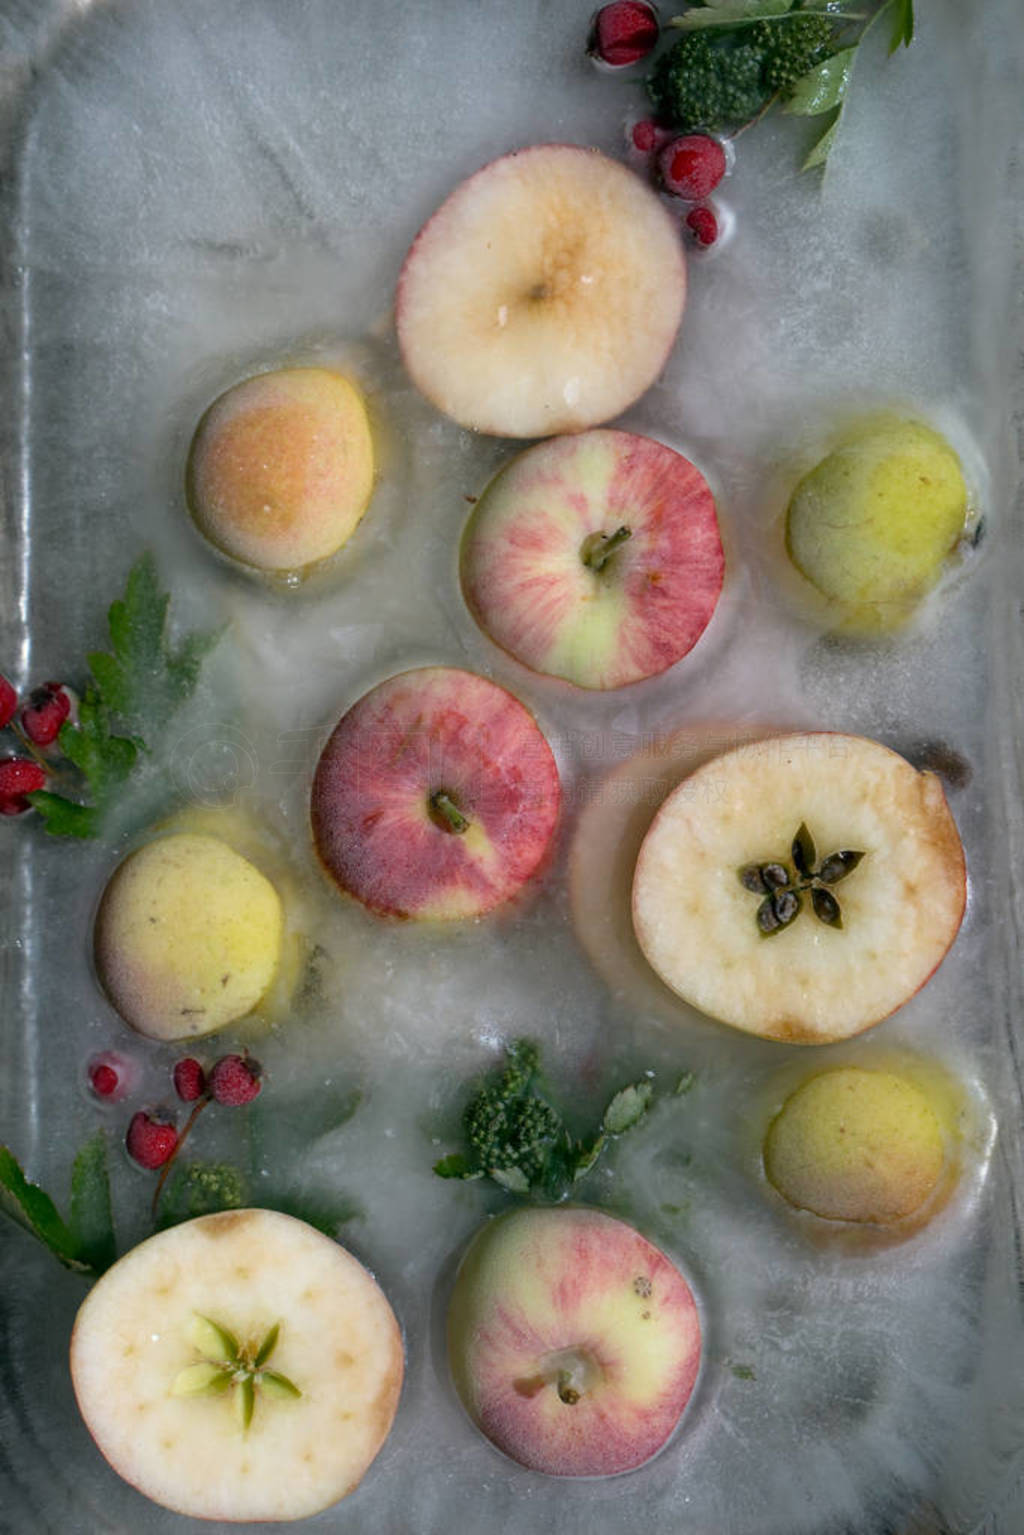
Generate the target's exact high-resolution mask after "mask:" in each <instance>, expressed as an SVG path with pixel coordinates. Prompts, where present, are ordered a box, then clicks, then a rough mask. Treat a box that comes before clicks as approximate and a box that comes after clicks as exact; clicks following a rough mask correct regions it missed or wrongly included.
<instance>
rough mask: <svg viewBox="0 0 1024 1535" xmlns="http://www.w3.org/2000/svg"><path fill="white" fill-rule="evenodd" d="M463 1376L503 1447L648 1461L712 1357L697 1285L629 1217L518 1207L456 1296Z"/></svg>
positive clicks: (613, 1461)
mask: <svg viewBox="0 0 1024 1535" xmlns="http://www.w3.org/2000/svg"><path fill="white" fill-rule="evenodd" d="M448 1339H449V1358H450V1361H451V1367H452V1374H453V1379H454V1382H455V1386H456V1389H457V1390H458V1392H459V1395H460V1397H461V1399H462V1401H463V1404H464V1405H465V1407H466V1409H467V1411H468V1412H469V1414H470V1416H471V1417H472V1419H473V1420H474V1421H475V1422H476V1424H477V1425H478V1427H479V1428H480V1429H481V1431H482V1432H483V1433H484V1434H485V1435H486V1436H487V1438H488V1439H490V1440H491V1441H492V1442H493V1443H494V1444H495V1445H497V1447H498V1449H500V1450H502V1451H504V1453H505V1454H506V1455H508V1456H510V1457H511V1458H512V1459H513V1460H516V1461H519V1462H520V1463H521V1464H522V1465H525V1466H528V1467H530V1468H531V1469H533V1470H536V1471H543V1472H547V1473H548V1474H550V1475H553V1476H610V1475H614V1474H616V1473H618V1472H622V1471H629V1470H633V1469H634V1468H635V1467H637V1466H640V1465H643V1464H644V1462H645V1461H647V1460H649V1459H650V1458H651V1457H652V1456H653V1455H655V1454H657V1452H658V1451H659V1450H660V1449H662V1448H663V1446H664V1445H665V1444H666V1442H667V1441H668V1440H669V1438H670V1437H671V1436H672V1434H673V1433H674V1431H675V1429H676V1427H677V1425H678V1423H679V1420H680V1418H681V1416H682V1414H683V1412H684V1410H685V1408H686V1406H687V1403H688V1402H689V1400H690V1396H691V1394H692V1392H693V1388H694V1385H695V1382H696V1380H697V1375H698V1371H699V1367H700V1357H701V1328H700V1319H699V1315H698V1311H697V1305H696V1302H695V1300H694V1296H693V1292H692V1290H691V1289H690V1286H689V1285H688V1284H687V1282H686V1280H685V1279H684V1277H683V1275H682V1274H681V1273H680V1272H679V1270H678V1269H677V1268H676V1267H675V1265H674V1264H673V1263H672V1262H671V1260H670V1259H669V1258H667V1257H666V1256H665V1254H664V1253H662V1252H660V1251H659V1250H658V1249H657V1248H656V1247H654V1246H653V1244H652V1243H650V1242H648V1241H647V1239H646V1238H645V1237H643V1236H642V1235H641V1234H640V1233H639V1232H637V1231H635V1230H634V1229H633V1228H632V1227H631V1226H628V1225H627V1224H626V1223H625V1222H624V1221H619V1220H616V1219H614V1218H613V1217H611V1216H609V1215H605V1214H604V1213H603V1212H601V1211H598V1210H590V1209H582V1208H577V1207H569V1206H563V1207H549V1208H534V1209H520V1210H516V1211H513V1212H512V1213H511V1214H509V1215H506V1216H503V1217H501V1218H500V1219H498V1220H495V1221H493V1222H491V1223H490V1224H489V1225H488V1226H486V1227H484V1228H483V1230H482V1231H481V1232H480V1233H479V1234H478V1235H477V1237H476V1238H475V1240H474V1242H473V1244H472V1245H471V1247H470V1248H469V1250H468V1252H467V1254H466V1256H465V1258H464V1260H463V1263H462V1265H461V1267H460V1269H459V1273H458V1276H457V1279H456V1284H455V1290H454V1293H453V1295H452V1300H451V1306H450V1310H449V1328H448Z"/></svg>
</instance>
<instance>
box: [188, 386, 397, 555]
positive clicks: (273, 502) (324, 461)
mask: <svg viewBox="0 0 1024 1535" xmlns="http://www.w3.org/2000/svg"><path fill="white" fill-rule="evenodd" d="M373 482H374V449H373V438H372V435H371V431H370V423H369V418H368V416H367V412H366V406H365V404H364V402H363V398H362V395H361V393H360V392H359V390H358V389H357V388H356V386H355V385H354V384H353V383H352V382H351V380H349V379H348V378H346V377H344V375H342V374H340V373H336V372H334V371H333V370H331V369H329V368H282V369H278V370H276V371H274V372H271V373H261V374H258V375H257V376H256V377H255V378H250V379H246V380H245V381H244V382H243V383H241V384H236V385H235V386H234V387H233V388H231V389H229V390H227V392H226V393H225V394H222V395H221V396H220V397H219V399H217V400H215V401H214V403H213V404H212V405H211V406H210V408H209V410H208V411H207V412H206V414H205V415H204V417H203V419H202V421H201V422H200V424H199V427H198V428H197V431H196V435H195V438H194V439H193V443H192V451H191V454H190V456H189V463H188V471H187V486H186V488H187V494H188V502H189V507H190V510H191V512H192V517H193V519H194V521H195V523H196V526H197V527H198V528H199V530H200V532H201V533H203V534H204V535H205V536H206V538H208V539H209V540H210V542H211V543H212V544H215V545H216V547H217V548H218V549H220V550H221V551H222V552H223V553H225V554H228V555H230V556H232V558H234V559H236V560H239V561H241V562H242V563H243V564H246V565H251V566H254V567H256V568H258V569H260V570H264V571H278V572H282V571H292V570H300V569H302V568H304V567H305V566H308V565H313V564H316V563H318V562H319V561H321V560H324V559H327V558H328V557H329V556H330V555H332V554H334V553H336V552H337V550H338V549H340V548H341V546H342V545H343V544H344V543H346V542H347V540H348V539H349V537H350V536H351V534H352V533H353V532H354V530H355V528H356V526H357V525H358V523H359V522H360V520H361V518H362V516H363V513H364V512H365V511H366V508H367V505H368V504H369V501H370V496H371V493H372V491H373Z"/></svg>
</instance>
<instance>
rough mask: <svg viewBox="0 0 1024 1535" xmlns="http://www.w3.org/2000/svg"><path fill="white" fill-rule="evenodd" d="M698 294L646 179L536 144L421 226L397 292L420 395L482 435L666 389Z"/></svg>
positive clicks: (578, 422)
mask: <svg viewBox="0 0 1024 1535" xmlns="http://www.w3.org/2000/svg"><path fill="white" fill-rule="evenodd" d="M685 298H686V268H685V262H684V257H683V247H682V241H681V239H680V237H679V230H678V228H677V226H676V225H675V223H674V222H673V220H672V218H671V217H670V215H669V214H668V212H667V211H666V209H665V208H664V207H663V206H662V204H661V202H660V201H659V199H658V197H657V195H656V194H655V193H654V192H653V191H652V190H651V188H650V187H649V186H647V185H646V184H645V183H644V182H643V181H642V180H641V179H640V177H639V176H636V175H634V173H633V172H632V171H630V170H628V169H627V168H626V167H625V166H624V165H621V164H620V163H619V162H618V161H617V160H609V159H608V158H607V157H606V156H605V155H602V154H599V153H598V152H597V150H594V149H583V148H579V147H577V146H575V145H571V144H539V145H535V146H533V147H532V148H529V149H521V150H517V151H515V152H514V153H512V154H508V155H504V156H503V157H502V158H501V159H500V160H494V161H492V162H491V164H489V165H485V166H484V167H483V169H482V170H480V171H478V172H477V173H476V175H474V176H470V177H469V179H468V180H466V181H464V182H462V183H461V184H460V185H459V186H457V187H456V189H455V191H454V192H452V193H451V195H450V196H449V197H448V199H447V201H445V202H444V203H442V205H441V207H440V208H439V209H438V211H437V212H436V213H435V214H434V216H433V218H431V219H430V220H429V222H428V223H427V224H426V225H425V226H424V227H423V229H421V230H420V233H419V234H418V235H417V237H416V240H415V241H414V243H413V245H412V247H411V249H410V251H409V254H408V256H407V257H406V259H405V264H404V266H403V267H402V272H401V276H400V278H399V282H398V292H397V295H396V301H395V303H396V323H397V327H398V340H399V344H400V346H401V349H402V356H403V358H404V360H405V365H406V367H407V369H408V370H409V373H410V375H411V377H412V379H413V382H414V383H415V384H416V385H417V387H418V388H419V389H420V390H421V391H422V392H423V394H425V395H426V397H427V399H428V400H430V401H432V403H433V404H435V405H436V406H437V407H438V409H439V410H443V411H444V412H445V414H446V415H449V416H453V417H454V418H455V420H456V421H458V422H460V423H461V424H462V425H463V426H468V427H471V428H473V429H474V430H475V431H478V432H489V433H492V434H494V435H497V436H502V437H547V436H549V435H551V434H552V433H555V432H572V431H578V430H579V429H580V428H582V427H586V426H595V425H597V424H598V423H599V422H601V421H608V420H610V419H611V417H613V416H617V415H619V413H620V412H621V411H623V410H625V409H626V407H627V406H628V405H631V404H632V402H633V401H634V400H636V399H638V398H639V396H640V395H641V394H643V392H644V390H645V389H647V388H648V387H649V386H650V385H651V384H652V383H653V382H654V380H655V378H656V377H657V375H658V373H659V372H660V371H661V369H662V367H663V366H664V363H665V360H666V358H667V357H668V353H669V351H670V349H671V346H672V343H673V341H674V340H675V336H676V332H677V331H678V329H679V322H680V320H681V319H682V314H683V305H684V302H685Z"/></svg>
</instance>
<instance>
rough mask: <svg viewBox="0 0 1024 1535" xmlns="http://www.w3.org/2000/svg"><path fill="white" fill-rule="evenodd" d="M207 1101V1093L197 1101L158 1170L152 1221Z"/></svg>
mask: <svg viewBox="0 0 1024 1535" xmlns="http://www.w3.org/2000/svg"><path fill="white" fill-rule="evenodd" d="M209 1101H210V1095H209V1093H204V1094H203V1096H202V1097H201V1098H200V1099H199V1101H198V1103H197V1104H196V1106H195V1108H194V1109H193V1110H192V1112H191V1114H190V1115H189V1116H188V1119H187V1120H186V1122H185V1128H184V1130H182V1132H181V1134H180V1135H179V1136H178V1142H177V1145H176V1146H175V1148H174V1150H173V1151H172V1152H171V1154H170V1156H169V1157H168V1158H167V1161H166V1162H165V1163H164V1165H163V1167H162V1168H161V1169H160V1177H159V1179H158V1181H157V1185H156V1188H155V1189H154V1190H153V1203H152V1205H151V1206H150V1211H151V1213H152V1216H153V1220H154V1221H155V1220H156V1217H157V1211H158V1210H159V1208H160V1195H161V1194H162V1193H163V1191H164V1184H165V1183H166V1182H167V1179H168V1176H169V1174H170V1171H171V1168H172V1167H173V1166H174V1164H175V1162H176V1161H177V1160H178V1152H179V1151H180V1150H181V1148H182V1146H184V1144H185V1142H186V1141H187V1140H188V1137H189V1135H190V1133H191V1130H192V1126H193V1125H194V1124H195V1122H196V1120H197V1119H198V1118H199V1116H200V1114H201V1113H202V1112H203V1110H204V1109H205V1107H206V1105H207V1104H208V1103H209Z"/></svg>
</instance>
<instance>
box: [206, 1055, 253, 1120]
mask: <svg viewBox="0 0 1024 1535" xmlns="http://www.w3.org/2000/svg"><path fill="white" fill-rule="evenodd" d="M261 1075H262V1072H261V1068H260V1064H259V1062H258V1061H253V1060H250V1058H249V1057H248V1056H247V1055H222V1056H221V1058H220V1060H219V1061H215V1062H214V1063H213V1065H212V1066H211V1068H210V1075H209V1077H208V1078H207V1084H206V1085H207V1087H208V1089H209V1092H210V1096H211V1097H212V1098H214V1099H215V1100H216V1101H217V1102H218V1103H225V1104H227V1105H228V1106H229V1107H231V1108H237V1107H238V1106H239V1105H240V1104H242V1103H251V1102H252V1100H253V1099H254V1098H255V1097H256V1094H257V1093H258V1092H259V1090H260V1086H261V1083H260V1076H261Z"/></svg>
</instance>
